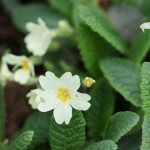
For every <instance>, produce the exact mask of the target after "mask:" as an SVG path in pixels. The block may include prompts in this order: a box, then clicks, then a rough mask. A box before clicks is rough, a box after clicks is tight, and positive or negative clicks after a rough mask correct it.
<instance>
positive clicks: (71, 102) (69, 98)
mask: <svg viewBox="0 0 150 150" xmlns="http://www.w3.org/2000/svg"><path fill="white" fill-rule="evenodd" d="M39 82H40V85H41V87H42V88H43V89H44V91H45V94H43V95H42V98H43V101H42V102H40V103H39V104H38V106H37V108H38V110H39V111H41V112H47V111H50V110H53V109H54V111H53V114H54V118H55V121H56V122H57V123H58V124H62V123H64V122H65V123H66V124H69V122H70V119H71V118H72V108H74V109H76V110H82V111H86V110H87V109H89V107H90V105H91V104H90V103H89V102H88V101H89V100H90V99H91V97H90V96H89V95H88V94H85V93H80V92H78V91H77V90H78V89H79V88H80V85H81V83H80V78H79V76H78V75H75V76H72V74H71V73H70V72H67V73H65V74H63V75H62V76H61V77H60V78H57V77H56V76H55V75H54V73H52V72H49V71H48V72H46V74H45V76H40V78H39ZM37 94H38V92H37Z"/></svg>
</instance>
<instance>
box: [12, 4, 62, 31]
mask: <svg viewBox="0 0 150 150" xmlns="http://www.w3.org/2000/svg"><path fill="white" fill-rule="evenodd" d="M31 12H32V13H31ZM39 17H40V18H42V19H43V20H44V21H45V22H46V24H47V25H48V26H49V27H56V26H57V23H58V21H59V20H60V19H62V18H63V17H62V16H61V15H60V14H58V13H57V12H55V11H54V10H52V9H51V8H50V7H49V6H47V5H46V4H36V3H35V4H27V5H25V6H18V7H17V8H16V9H14V11H13V12H12V19H13V22H14V24H15V26H16V27H17V28H18V29H20V30H21V31H23V32H25V31H26V30H25V24H26V23H27V22H37V18H39Z"/></svg>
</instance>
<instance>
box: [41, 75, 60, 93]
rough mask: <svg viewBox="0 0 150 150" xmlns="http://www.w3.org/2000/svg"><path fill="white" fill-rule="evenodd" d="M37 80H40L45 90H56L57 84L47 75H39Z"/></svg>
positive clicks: (52, 91) (53, 91) (54, 91)
mask: <svg viewBox="0 0 150 150" xmlns="http://www.w3.org/2000/svg"><path fill="white" fill-rule="evenodd" d="M39 82H40V85H41V86H42V88H43V89H44V90H45V91H47V92H51V93H56V92H57V89H58V85H57V83H56V82H55V81H53V80H52V79H50V78H48V77H45V76H40V77H39Z"/></svg>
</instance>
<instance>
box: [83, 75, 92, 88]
mask: <svg viewBox="0 0 150 150" xmlns="http://www.w3.org/2000/svg"><path fill="white" fill-rule="evenodd" d="M94 83H95V80H94V79H92V78H90V77H85V79H84V80H83V84H84V85H85V86H86V87H88V88H89V87H91V86H92V85H93V84H94Z"/></svg>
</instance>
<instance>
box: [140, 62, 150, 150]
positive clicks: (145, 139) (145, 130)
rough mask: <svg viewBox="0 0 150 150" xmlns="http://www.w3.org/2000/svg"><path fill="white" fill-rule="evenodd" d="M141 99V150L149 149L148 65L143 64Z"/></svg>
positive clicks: (149, 78) (149, 77) (149, 95)
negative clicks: (142, 111) (142, 118)
mask: <svg viewBox="0 0 150 150" xmlns="http://www.w3.org/2000/svg"><path fill="white" fill-rule="evenodd" d="M140 87H141V97H142V100H143V110H144V112H145V115H144V121H143V125H142V145H141V150H148V149H149V148H150V142H149V141H150V101H149V100H150V63H149V62H145V63H143V65H142V71H141V85H140Z"/></svg>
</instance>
